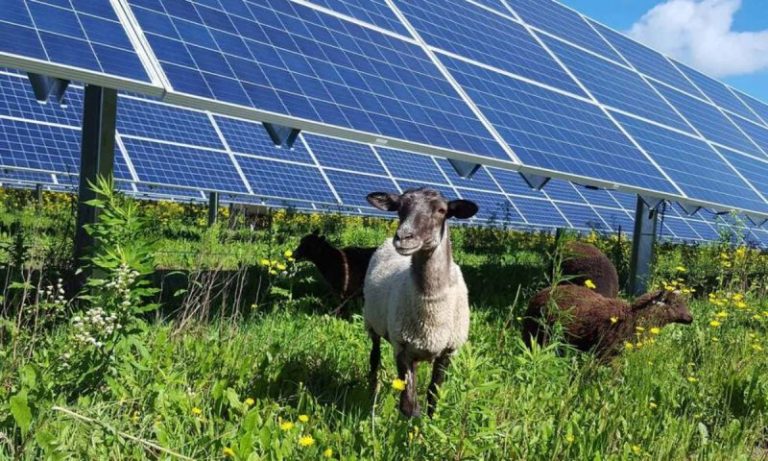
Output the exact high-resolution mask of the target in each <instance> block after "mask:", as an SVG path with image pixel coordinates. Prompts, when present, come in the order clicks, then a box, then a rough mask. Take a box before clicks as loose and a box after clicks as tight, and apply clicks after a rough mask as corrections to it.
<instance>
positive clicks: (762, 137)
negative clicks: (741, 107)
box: [731, 117, 768, 158]
mask: <svg viewBox="0 0 768 461" xmlns="http://www.w3.org/2000/svg"><path fill="white" fill-rule="evenodd" d="M731 120H733V123H735V124H736V125H738V126H739V128H741V131H743V132H744V133H746V135H747V136H749V137H750V138H751V139H752V141H753V142H754V143H755V144H757V145H758V147H760V148H761V149H762V151H763V152H764V153H763V154H762V155H760V158H768V155H766V154H768V128H765V127H763V125H757V124H754V123H751V122H748V121H746V120H743V119H741V118H739V117H731Z"/></svg>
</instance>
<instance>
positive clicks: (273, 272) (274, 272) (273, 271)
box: [269, 269, 277, 275]
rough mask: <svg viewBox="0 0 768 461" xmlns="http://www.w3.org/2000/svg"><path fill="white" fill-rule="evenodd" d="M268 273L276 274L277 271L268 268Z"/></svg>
mask: <svg viewBox="0 0 768 461" xmlns="http://www.w3.org/2000/svg"><path fill="white" fill-rule="evenodd" d="M269 275H277V271H276V270H274V269H270V270H269Z"/></svg>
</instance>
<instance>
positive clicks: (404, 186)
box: [397, 179, 458, 200]
mask: <svg viewBox="0 0 768 461" xmlns="http://www.w3.org/2000/svg"><path fill="white" fill-rule="evenodd" d="M397 184H398V185H399V186H400V189H401V190H402V191H403V192H405V191H407V190H408V189H419V188H422V187H424V188H427V189H433V190H436V191H438V192H440V193H441V194H443V197H445V198H447V199H448V200H455V199H457V198H458V195H456V191H454V190H453V188H452V187H451V186H449V185H445V184H443V185H435V184H424V183H422V182H417V181H406V180H401V179H398V180H397Z"/></svg>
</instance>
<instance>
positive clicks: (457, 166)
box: [447, 158, 480, 179]
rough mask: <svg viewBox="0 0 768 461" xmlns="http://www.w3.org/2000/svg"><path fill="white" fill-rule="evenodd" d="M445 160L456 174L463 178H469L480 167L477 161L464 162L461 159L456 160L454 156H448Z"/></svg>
mask: <svg viewBox="0 0 768 461" xmlns="http://www.w3.org/2000/svg"><path fill="white" fill-rule="evenodd" d="M447 160H448V163H450V164H451V166H452V167H453V169H454V170H455V171H456V174H458V175H459V176H461V177H462V178H465V179H469V178H471V177H472V176H474V174H475V173H476V172H477V170H479V169H480V164H479V163H473V162H465V161H463V160H456V159H454V158H449V159H447Z"/></svg>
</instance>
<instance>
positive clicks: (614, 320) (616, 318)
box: [611, 317, 619, 323]
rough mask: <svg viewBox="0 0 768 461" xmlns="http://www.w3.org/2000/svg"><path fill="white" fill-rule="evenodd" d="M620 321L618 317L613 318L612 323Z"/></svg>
mask: <svg viewBox="0 0 768 461" xmlns="http://www.w3.org/2000/svg"><path fill="white" fill-rule="evenodd" d="M618 321H619V318H618V317H611V323H616V322H618Z"/></svg>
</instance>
